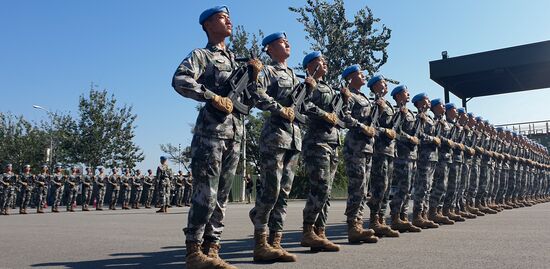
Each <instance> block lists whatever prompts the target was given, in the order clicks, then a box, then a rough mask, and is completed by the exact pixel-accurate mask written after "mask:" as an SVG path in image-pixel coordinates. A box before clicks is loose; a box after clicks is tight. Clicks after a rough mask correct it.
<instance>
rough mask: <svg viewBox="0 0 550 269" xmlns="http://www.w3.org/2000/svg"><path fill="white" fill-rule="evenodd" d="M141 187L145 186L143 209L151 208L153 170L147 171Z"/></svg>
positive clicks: (153, 185)
mask: <svg viewBox="0 0 550 269" xmlns="http://www.w3.org/2000/svg"><path fill="white" fill-rule="evenodd" d="M143 185H144V186H145V188H146V189H145V198H144V200H145V208H151V203H152V202H153V195H154V194H155V185H156V184H155V175H153V170H151V169H149V170H147V175H146V176H145V177H144V178H143Z"/></svg>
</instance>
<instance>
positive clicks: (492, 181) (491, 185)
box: [486, 166, 500, 200]
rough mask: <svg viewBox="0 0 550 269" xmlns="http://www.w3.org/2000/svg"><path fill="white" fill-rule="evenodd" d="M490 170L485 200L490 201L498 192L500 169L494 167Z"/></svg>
mask: <svg viewBox="0 0 550 269" xmlns="http://www.w3.org/2000/svg"><path fill="white" fill-rule="evenodd" d="M490 170H491V173H490V175H491V177H490V178H489V182H488V183H487V198H486V200H487V199H488V200H492V199H494V198H495V197H496V192H495V191H497V192H498V188H499V183H500V168H498V167H496V166H494V167H491V168H490Z"/></svg>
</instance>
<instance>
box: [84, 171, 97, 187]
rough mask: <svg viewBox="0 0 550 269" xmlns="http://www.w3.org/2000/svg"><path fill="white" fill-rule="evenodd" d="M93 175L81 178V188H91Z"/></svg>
mask: <svg viewBox="0 0 550 269" xmlns="http://www.w3.org/2000/svg"><path fill="white" fill-rule="evenodd" d="M94 177H95V176H94V175H93V174H86V175H84V176H82V186H83V187H87V188H88V187H91V186H92V184H93V183H94Z"/></svg>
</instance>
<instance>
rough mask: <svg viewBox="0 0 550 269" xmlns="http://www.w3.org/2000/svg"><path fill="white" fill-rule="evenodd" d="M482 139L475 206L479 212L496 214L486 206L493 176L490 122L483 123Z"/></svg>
mask: <svg viewBox="0 0 550 269" xmlns="http://www.w3.org/2000/svg"><path fill="white" fill-rule="evenodd" d="M482 126H483V130H482V139H481V145H480V147H481V149H482V151H481V154H482V156H481V163H480V173H479V182H478V188H477V194H476V197H475V198H476V201H475V206H476V208H477V209H479V211H481V212H482V213H485V214H496V213H497V211H495V210H493V209H491V208H488V207H487V206H486V205H487V204H486V198H487V194H488V190H487V187H488V184H489V180H490V177H492V175H491V172H492V170H491V167H490V165H491V148H492V144H493V140H492V134H491V127H490V125H489V121H487V120H485V121H483V123H482Z"/></svg>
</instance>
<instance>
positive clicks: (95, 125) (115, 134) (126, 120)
mask: <svg viewBox="0 0 550 269" xmlns="http://www.w3.org/2000/svg"><path fill="white" fill-rule="evenodd" d="M78 108H79V116H80V119H79V122H78V130H79V136H80V137H79V146H78V154H76V155H77V158H78V160H79V161H80V162H81V163H86V164H87V165H90V166H92V167H95V166H97V165H105V166H107V167H120V166H123V167H129V168H134V167H135V165H136V163H137V162H140V161H142V160H143V159H144V155H143V152H142V151H141V149H140V148H139V147H138V146H137V145H136V144H135V143H134V141H133V138H134V137H135V128H136V126H135V124H134V123H135V120H136V118H137V115H136V114H134V113H133V112H132V106H127V105H123V106H121V107H119V106H117V100H116V99H115V96H114V95H110V96H108V95H107V91H106V90H102V91H100V90H95V89H93V88H92V89H90V92H89V93H88V96H84V95H82V96H80V100H79V107H78Z"/></svg>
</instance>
